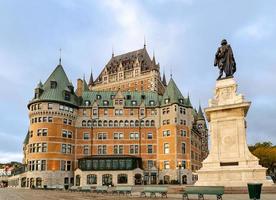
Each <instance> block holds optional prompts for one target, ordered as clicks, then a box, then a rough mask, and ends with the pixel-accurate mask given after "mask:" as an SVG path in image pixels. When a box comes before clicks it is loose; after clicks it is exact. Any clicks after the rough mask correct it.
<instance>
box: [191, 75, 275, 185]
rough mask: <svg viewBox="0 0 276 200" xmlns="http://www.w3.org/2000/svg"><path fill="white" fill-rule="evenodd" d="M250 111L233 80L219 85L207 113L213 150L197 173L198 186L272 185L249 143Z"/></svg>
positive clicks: (217, 83)
mask: <svg viewBox="0 0 276 200" xmlns="http://www.w3.org/2000/svg"><path fill="white" fill-rule="evenodd" d="M249 107H250V102H248V101H246V100H245V99H244V97H243V95H241V94H237V84H236V81H235V80H234V79H233V78H227V79H222V80H218V81H217V82H216V89H215V96H214V98H213V99H211V100H209V107H208V108H206V109H205V113H206V116H207V120H208V122H209V130H210V135H211V143H212V144H211V150H210V153H209V155H208V157H207V158H206V159H205V160H204V161H203V162H202V165H203V166H202V168H201V169H200V170H199V171H198V181H197V182H196V185H202V186H203V185H209V186H212V185H214V186H215V185H220V186H226V187H227V186H228V187H234V186H246V185H247V183H250V182H259V183H263V185H266V186H268V185H271V184H270V183H269V181H267V180H266V168H264V167H262V166H260V165H259V159H258V158H256V157H255V156H254V155H253V154H251V152H250V151H249V149H248V146H247V143H246V127H247V125H246V121H245V117H246V115H247V111H248V109H249Z"/></svg>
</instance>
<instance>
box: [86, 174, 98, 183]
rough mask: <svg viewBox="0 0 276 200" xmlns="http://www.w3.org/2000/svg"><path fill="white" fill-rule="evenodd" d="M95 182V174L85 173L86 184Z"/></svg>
mask: <svg viewBox="0 0 276 200" xmlns="http://www.w3.org/2000/svg"><path fill="white" fill-rule="evenodd" d="M92 184H97V175H96V174H88V175H87V185H92Z"/></svg>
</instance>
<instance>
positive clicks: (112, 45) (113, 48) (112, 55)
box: [112, 45, 114, 58]
mask: <svg viewBox="0 0 276 200" xmlns="http://www.w3.org/2000/svg"><path fill="white" fill-rule="evenodd" d="M113 57H114V46H113V45H112V58H113Z"/></svg>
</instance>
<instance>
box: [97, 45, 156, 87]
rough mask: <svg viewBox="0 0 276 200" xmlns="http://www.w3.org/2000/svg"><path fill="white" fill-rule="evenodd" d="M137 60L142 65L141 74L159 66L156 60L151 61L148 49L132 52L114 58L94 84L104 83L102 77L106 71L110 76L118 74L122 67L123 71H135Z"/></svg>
mask: <svg viewBox="0 0 276 200" xmlns="http://www.w3.org/2000/svg"><path fill="white" fill-rule="evenodd" d="M137 58H138V61H139V63H140V69H141V72H143V71H147V70H150V69H152V68H154V67H156V66H157V65H156V63H155V60H151V58H150V56H149V54H148V52H147V50H146V48H142V49H139V50H136V51H131V52H128V53H125V54H121V55H118V56H112V57H111V59H110V60H109V62H108V63H107V64H106V66H105V68H104V69H103V70H102V72H101V73H100V75H99V76H98V77H97V79H96V80H95V82H94V83H95V84H97V83H98V82H101V81H102V76H103V74H104V72H105V70H106V71H107V73H108V74H113V73H116V72H117V71H118V70H119V68H120V67H122V69H123V70H131V69H133V66H134V63H135V62H136V61H137Z"/></svg>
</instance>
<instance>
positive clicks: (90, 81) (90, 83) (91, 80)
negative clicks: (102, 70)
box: [88, 68, 94, 86]
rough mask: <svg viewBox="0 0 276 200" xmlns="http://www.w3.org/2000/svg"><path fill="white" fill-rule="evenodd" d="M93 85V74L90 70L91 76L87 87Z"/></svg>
mask: <svg viewBox="0 0 276 200" xmlns="http://www.w3.org/2000/svg"><path fill="white" fill-rule="evenodd" d="M93 84H94V80H93V72H92V68H91V74H90V78H89V83H88V85H89V86H92V85H93Z"/></svg>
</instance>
